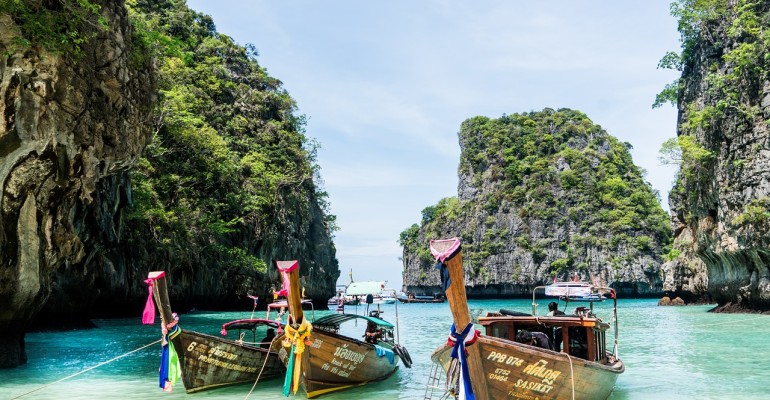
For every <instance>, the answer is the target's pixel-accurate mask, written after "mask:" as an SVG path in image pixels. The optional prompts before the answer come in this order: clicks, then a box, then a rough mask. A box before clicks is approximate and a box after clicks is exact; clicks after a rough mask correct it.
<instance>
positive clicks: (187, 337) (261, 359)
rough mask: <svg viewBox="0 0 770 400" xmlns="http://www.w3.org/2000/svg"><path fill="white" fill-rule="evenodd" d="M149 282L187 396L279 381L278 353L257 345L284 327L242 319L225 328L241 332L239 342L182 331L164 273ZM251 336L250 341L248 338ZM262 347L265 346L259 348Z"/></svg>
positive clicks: (157, 273) (280, 374)
mask: <svg viewBox="0 0 770 400" xmlns="http://www.w3.org/2000/svg"><path fill="white" fill-rule="evenodd" d="M147 278H148V279H147V282H148V284H150V285H151V286H152V295H153V297H154V299H155V304H156V305H157V307H158V311H160V318H161V323H162V324H163V326H164V327H168V328H169V331H171V333H170V335H169V337H170V340H171V341H172V343H173V345H174V348H175V349H176V352H177V354H178V357H179V365H180V366H181V374H182V377H181V378H182V383H183V384H184V387H185V390H186V391H187V393H194V392H198V391H201V390H205V389H211V388H215V387H219V386H225V385H233V384H237V383H246V382H248V383H254V381H256V380H257V377H259V379H260V380H266V379H270V378H277V377H279V376H282V375H283V372H284V371H285V369H284V367H283V364H282V363H281V361H280V360H279V359H278V353H276V352H273V351H271V350H270V344H271V343H270V342H269V341H268V342H267V343H265V344H262V343H261V342H259V341H258V333H259V339H261V338H262V337H263V332H266V331H267V330H268V329H274V330H280V329H281V325H280V324H279V323H277V322H275V321H269V320H264V319H241V320H237V321H231V322H228V323H226V324H224V325H223V326H222V332H221V333H222V335H223V336H225V335H227V330H228V329H229V330H238V333H239V334H238V339H236V340H230V339H225V338H221V337H217V336H212V335H207V334H205V333H198V332H193V331H189V330H186V329H181V328H180V327H179V326H178V325H177V319H176V318H175V314H173V313H172V312H171V303H170V302H169V299H168V290H167V287H166V277H165V273H164V272H150V274H149V275H148V277H147ZM249 332H251V335H250V337H247V335H248V333H249ZM261 344H262V346H260V345H261Z"/></svg>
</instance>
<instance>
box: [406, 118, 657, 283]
mask: <svg viewBox="0 0 770 400" xmlns="http://www.w3.org/2000/svg"><path fill="white" fill-rule="evenodd" d="M459 137H460V148H461V150H462V153H461V159H460V167H459V185H458V197H457V198H449V199H443V200H441V201H440V202H439V203H438V204H437V205H435V206H431V207H427V208H426V209H425V210H423V219H422V224H421V225H419V226H418V225H416V224H415V225H414V226H412V227H411V228H409V229H407V230H406V231H404V232H403V233H402V234H401V244H402V246H404V255H403V262H404V273H403V277H404V286H405V287H404V289H405V290H408V291H413V292H417V293H425V292H428V293H430V292H433V291H438V285H439V276H438V272H437V271H435V270H433V268H432V267H433V264H434V262H433V260H432V258H431V257H430V254H429V252H428V243H427V242H428V241H429V240H430V239H435V238H446V237H453V236H459V237H461V238H462V240H463V248H464V257H463V262H464V268H465V274H466V282H467V285H468V294H469V296H471V297H500V296H512V297H515V296H525V297H526V296H529V295H531V289H532V288H533V287H534V286H537V285H542V284H544V283H548V282H552V281H553V280H554V278H557V279H559V280H568V279H573V277H575V276H578V277H579V278H580V279H584V280H588V281H594V282H596V283H599V284H604V285H610V286H612V287H614V288H616V289H617V290H618V291H619V292H620V293H621V295H623V296H656V295H659V294H660V293H662V275H661V274H660V265H661V263H662V259H661V256H660V254H661V253H662V247H663V246H666V245H667V244H668V242H669V241H670V234H669V231H668V227H667V218H666V216H665V213H664V211H663V209H662V208H661V206H660V204H659V202H658V200H657V199H656V194H655V193H654V192H653V190H652V189H651V187H650V185H649V184H648V183H647V182H645V181H644V180H643V177H642V172H641V171H640V169H639V168H637V167H636V166H635V165H634V164H633V162H632V160H631V156H630V154H629V152H628V146H630V145H628V144H623V143H620V142H618V141H617V140H616V139H615V138H613V137H612V136H610V135H609V134H607V133H606V132H605V131H604V130H603V129H601V127H600V126H597V125H595V124H593V123H592V122H591V121H590V120H589V119H588V118H587V117H586V116H585V115H584V114H582V113H580V112H578V111H574V110H568V109H561V110H552V109H545V110H543V111H540V112H530V113H522V114H514V115H507V116H503V117H502V118H498V119H489V118H486V117H475V118H471V119H469V120H467V121H465V122H464V123H463V124H462V127H461V129H460V133H459Z"/></svg>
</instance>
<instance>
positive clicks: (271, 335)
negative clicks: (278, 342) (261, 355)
mask: <svg viewBox="0 0 770 400" xmlns="http://www.w3.org/2000/svg"><path fill="white" fill-rule="evenodd" d="M273 339H275V329H273V328H267V336H265V338H264V339H262V341H261V342H260V343H259V347H261V348H263V349H269V348H270V345H271V344H272V343H273Z"/></svg>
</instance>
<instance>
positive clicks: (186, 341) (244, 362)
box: [174, 330, 286, 393]
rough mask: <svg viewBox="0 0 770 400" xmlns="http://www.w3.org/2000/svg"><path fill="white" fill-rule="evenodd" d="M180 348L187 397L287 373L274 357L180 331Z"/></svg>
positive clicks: (218, 339)
mask: <svg viewBox="0 0 770 400" xmlns="http://www.w3.org/2000/svg"><path fill="white" fill-rule="evenodd" d="M174 344H175V346H176V345H177V343H176V342H175V343H174ZM179 344H180V345H181V346H180V348H179V349H177V352H178V353H179V354H180V355H181V357H180V363H181V364H182V382H183V383H184V387H185V390H186V391H187V393H194V392H198V391H201V390H205V389H211V388H215V387H219V386H225V385H233V384H237V383H245V382H251V383H254V381H255V380H256V379H257V376H259V379H260V381H262V380H266V379H271V378H276V377H279V376H283V374H284V371H285V370H286V369H285V368H284V366H283V364H282V363H281V361H280V359H279V358H278V354H277V353H275V352H272V351H268V349H263V348H260V347H255V346H250V345H245V344H239V343H237V342H235V341H233V340H227V339H223V338H219V337H216V336H211V335H206V334H203V333H198V332H193V331H186V330H183V331H182V333H181V335H179ZM263 365H264V369H263ZM260 370H261V371H262V374H261V375H260Z"/></svg>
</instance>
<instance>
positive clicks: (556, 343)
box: [546, 301, 566, 351]
mask: <svg viewBox="0 0 770 400" xmlns="http://www.w3.org/2000/svg"><path fill="white" fill-rule="evenodd" d="M559 315H566V314H564V311H561V310H559V304H557V303H556V302H555V301H552V302H550V303H548V314H546V316H548V317H556V316H559ZM561 332H562V331H561V327H557V328H554V330H553V350H554V351H561V343H562V342H563V341H564V339H563V338H562V333H561Z"/></svg>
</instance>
